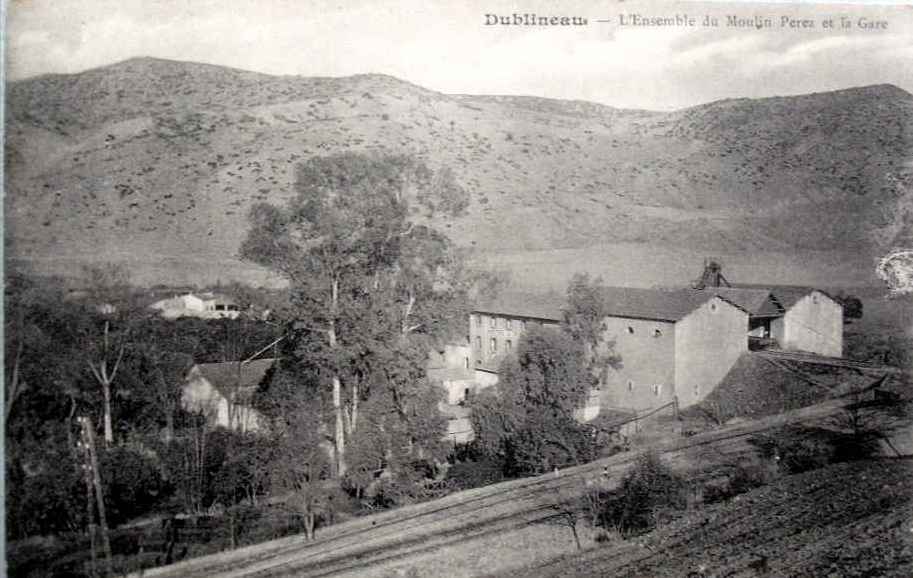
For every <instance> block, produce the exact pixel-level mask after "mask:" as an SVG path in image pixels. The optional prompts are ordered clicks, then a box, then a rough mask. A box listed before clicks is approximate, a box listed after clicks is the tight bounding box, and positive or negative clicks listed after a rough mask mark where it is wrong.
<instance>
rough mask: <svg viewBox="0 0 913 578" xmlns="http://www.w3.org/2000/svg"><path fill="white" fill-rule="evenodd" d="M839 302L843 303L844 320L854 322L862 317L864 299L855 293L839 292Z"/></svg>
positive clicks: (837, 297)
mask: <svg viewBox="0 0 913 578" xmlns="http://www.w3.org/2000/svg"><path fill="white" fill-rule="evenodd" d="M836 299H837V302H838V303H840V304H841V305H843V322H844V323H852V322H853V320H855V319H862V301H861V300H860V299H859V298H858V297H856V296H855V295H847V294H845V293H839V294H837V296H836Z"/></svg>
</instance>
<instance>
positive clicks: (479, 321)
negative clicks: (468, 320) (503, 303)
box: [473, 315, 482, 327]
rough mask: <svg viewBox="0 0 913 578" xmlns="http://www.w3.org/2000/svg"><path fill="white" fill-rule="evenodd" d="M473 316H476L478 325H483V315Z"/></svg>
mask: <svg viewBox="0 0 913 578" xmlns="http://www.w3.org/2000/svg"><path fill="white" fill-rule="evenodd" d="M473 317H475V318H476V327H481V326H482V316H481V315H473Z"/></svg>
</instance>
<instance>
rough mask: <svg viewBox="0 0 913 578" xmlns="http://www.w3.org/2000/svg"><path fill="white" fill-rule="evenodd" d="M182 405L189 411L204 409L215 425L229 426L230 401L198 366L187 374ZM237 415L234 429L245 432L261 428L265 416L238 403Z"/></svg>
mask: <svg viewBox="0 0 913 578" xmlns="http://www.w3.org/2000/svg"><path fill="white" fill-rule="evenodd" d="M181 405H182V407H183V408H184V409H186V410H188V411H194V412H196V411H202V412H203V413H204V415H206V417H207V419H208V420H209V422H210V423H211V424H213V425H216V426H221V427H225V428H227V427H228V401H227V400H226V399H225V397H224V396H223V395H222V394H221V393H219V391H218V390H217V389H216V388H215V387H213V385H212V384H211V383H210V382H209V380H207V379H206V378H205V377H203V376H202V375H201V374H200V372H199V369H197V368H196V367H194V368H193V369H191V370H190V373H188V375H187V380H186V382H185V383H184V387H183V390H182V392H181ZM235 416H236V417H235V419H236V421H235V427H234V428H232V429H235V430H238V431H243V432H255V431H258V430H260V429H261V420H262V419H263V418H262V416H261V415H260V414H259V413H258V412H257V411H256V410H254V409H253V408H250V407H248V406H246V405H240V404H238V405H236V406H235Z"/></svg>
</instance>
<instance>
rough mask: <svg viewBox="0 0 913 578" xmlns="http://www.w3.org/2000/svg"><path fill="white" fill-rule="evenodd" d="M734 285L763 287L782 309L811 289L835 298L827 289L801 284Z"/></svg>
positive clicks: (740, 287) (794, 302) (752, 287)
mask: <svg viewBox="0 0 913 578" xmlns="http://www.w3.org/2000/svg"><path fill="white" fill-rule="evenodd" d="M735 287H737V288H739V289H758V288H763V289H765V290H767V291H770V294H771V295H772V296H773V298H774V299H775V300H776V301H777V302H778V303H780V305H782V306H783V309H789V308H790V307H792V306H793V305H795V304H796V302H798V301H799V299H802V298H803V297H805V296H806V295H808V294H809V293H811V292H812V291H817V292H818V293H821V294H822V295H826V296H827V297H828V298H830V299H833V300H834V301H836V299H834V296H833V295H831V294H830V293H828V292H827V291H825V290H823V289H818V288H815V287H805V286H802V285H767V286H761V285H754V284H749V283H744V284H741V283H740V284H737V285H736V286H735Z"/></svg>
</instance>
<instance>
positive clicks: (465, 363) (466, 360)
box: [463, 357, 469, 369]
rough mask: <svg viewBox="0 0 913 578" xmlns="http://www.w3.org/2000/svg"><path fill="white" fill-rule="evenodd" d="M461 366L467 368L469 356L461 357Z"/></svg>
mask: <svg viewBox="0 0 913 578" xmlns="http://www.w3.org/2000/svg"><path fill="white" fill-rule="evenodd" d="M463 367H465V368H466V369H469V358H468V357H464V358H463Z"/></svg>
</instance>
